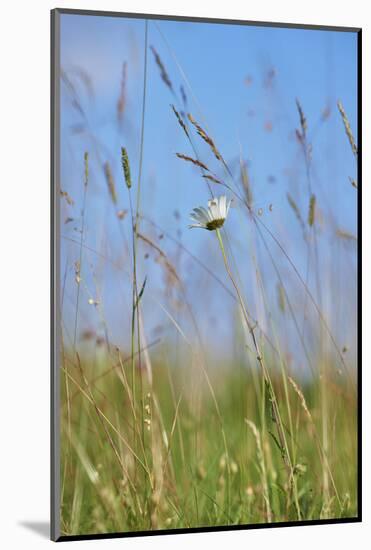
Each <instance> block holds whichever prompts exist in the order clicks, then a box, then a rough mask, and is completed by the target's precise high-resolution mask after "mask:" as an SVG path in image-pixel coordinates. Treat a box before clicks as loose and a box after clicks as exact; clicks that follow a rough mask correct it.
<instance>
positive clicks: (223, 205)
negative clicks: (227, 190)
mask: <svg viewBox="0 0 371 550" xmlns="http://www.w3.org/2000/svg"><path fill="white" fill-rule="evenodd" d="M226 202H227V197H226V196H225V195H222V196H221V197H220V198H219V211H220V216H221V217H222V218H223V219H225V217H226V215H227V209H226Z"/></svg>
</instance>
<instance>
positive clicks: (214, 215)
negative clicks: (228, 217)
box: [209, 199, 220, 220]
mask: <svg viewBox="0 0 371 550" xmlns="http://www.w3.org/2000/svg"><path fill="white" fill-rule="evenodd" d="M209 212H210V219H211V220H218V219H219V218H220V212H219V204H218V200H217V199H215V200H212V201H209Z"/></svg>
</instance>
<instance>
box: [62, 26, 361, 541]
mask: <svg viewBox="0 0 371 550" xmlns="http://www.w3.org/2000/svg"><path fill="white" fill-rule="evenodd" d="M143 43H144V59H143V74H142V80H141V86H142V106H141V120H140V125H139V128H140V129H139V139H138V143H139V148H138V150H139V154H138V155H137V156H135V155H132V154H131V152H130V147H128V146H127V144H126V142H125V140H122V137H123V135H124V136H125V132H123V135H122V132H121V130H120V132H121V133H120V139H121V140H122V142H121V143H120V146H119V147H118V148H117V151H113V152H112V157H110V160H105V161H104V162H102V158H103V157H104V154H105V151H104V149H103V148H99V145H97V144H98V143H99V140H98V139H97V137H96V136H93V135H90V136H89V137H90V143H93V144H94V147H93V152H90V151H89V152H86V153H85V154H84V157H83V158H82V159H81V173H82V177H81V182H80V183H81V189H80V190H77V189H75V190H72V191H75V192H71V189H69V190H68V192H67V191H63V192H62V193H61V195H62V198H64V199H65V204H63V208H64V209H66V216H67V217H66V218H65V219H66V220H69V222H70V221H71V220H72V221H73V222H74V223H75V217H76V215H75V214H74V215H73V214H72V212H71V210H72V209H73V208H74V201H73V199H72V198H71V196H70V193H71V195H72V196H81V197H82V198H81V206H82V208H81V211H80V215H78V216H77V221H76V228H75V229H76V230H77V231H78V233H79V235H78V237H76V238H73V235H72V236H71V235H64V237H63V239H64V240H63V242H64V243H68V245H69V246H70V248H69V250H70V253H69V254H68V255H67V259H66V266H65V268H64V269H65V271H64V283H63V292H61V296H62V298H61V308H62V311H63V307H64V301H65V300H66V299H67V298H66V296H67V297H68V296H73V297H74V299H71V300H70V301H71V303H72V304H73V306H72V310H73V316H72V322H71V318H70V317H66V319H64V318H62V322H63V326H62V327H61V330H62V333H63V346H62V349H61V361H60V362H61V411H60V425H61V463H60V469H61V515H60V522H61V532H62V533H63V534H65V535H72V534H91V533H106V532H117V531H119V532H132V531H142V530H145V531H148V530H155V529H177V528H191V527H205V526H225V525H249V524H261V523H272V522H283V521H297V520H304V521H306V520H313V519H328V518H351V517H356V516H357V513H358V510H357V502H358V495H357V391H356V387H357V379H356V368H355V367H356V365H355V364H353V363H352V361H348V357H347V351H348V348H347V346H345V345H344V344H343V343H340V342H338V341H337V334H336V333H335V328H334V326H333V324H332V323H331V316H330V315H329V312H328V309H326V304H325V299H324V296H325V295H326V294H329V295H330V296H331V297H332V294H331V288H330V286H329V285H328V279H327V274H326V272H325V269H324V268H323V266H322V263H321V261H320V250H321V247H324V248H325V250H327V249H326V246H328V245H327V244H326V243H325V244H323V243H321V239H322V238H323V231H322V228H321V226H320V216H321V215H322V216H323V215H324V214H323V212H324V210H325V207H324V205H323V204H321V195H318V194H317V189H316V188H315V182H313V181H312V180H313V177H312V171H313V154H312V147H311V143H310V133H309V130H310V120H308V118H307V116H306V114H305V110H304V107H303V106H302V105H301V103H300V102H299V101H298V100H297V102H296V108H297V111H298V115H299V117H298V124H299V126H300V129H298V130H296V136H297V141H298V146H299V148H300V149H301V151H302V153H303V156H302V162H303V166H304V171H305V175H306V183H307V188H306V190H305V192H304V191H303V197H300V199H301V200H300V201H297V200H296V199H295V198H294V197H293V196H292V194H291V193H289V192H287V191H286V190H285V189H283V190H282V195H283V201H287V202H288V206H289V207H290V209H291V210H289V209H287V211H288V213H290V214H291V215H293V219H294V221H295V222H296V225H297V229H296V231H297V232H296V235H295V239H294V238H292V239H290V234H289V235H287V234H285V233H281V232H280V231H278V228H277V227H272V225H271V224H269V222H267V221H266V219H265V218H264V216H262V214H263V208H260V207H258V206H256V205H255V202H254V200H255V194H256V190H255V189H254V188H253V184H252V182H251V180H250V176H249V173H248V166H247V163H246V161H245V160H244V159H243V157H242V153H240V154H239V158H238V170H234V169H233V167H232V166H231V163H230V162H229V161H228V159H227V157H226V156H225V155H224V153H223V152H222V151H221V150H219V148H217V147H216V145H215V143H216V142H217V140H216V138H215V139H214V136H212V135H211V132H209V130H208V129H207V130H205V129H204V128H206V125H204V123H203V122H202V126H201V125H200V123H199V122H198V120H196V118H194V116H193V115H192V114H191V113H190V112H186V108H187V99H186V96H185V91H184V88H183V86H182V88H181V90H182V93H181V96H182V103H181V102H180V101H179V100H178V98H177V95H176V92H175V84H174V83H175V78H171V79H170V76H169V72H168V71H167V68H166V67H165V64H164V62H163V60H162V58H161V56H160V50H159V48H157V47H156V48H155V47H154V46H152V45H151V46H148V22H146V23H145V27H144V39H143ZM149 50H150V51H152V53H153V58H154V62H155V64H156V66H157V67H158V70H159V72H160V78H161V79H162V81H163V83H164V84H165V87H166V88H167V89H168V91H169V92H170V93H171V96H172V101H173V102H174V103H175V105H171V106H170V107H169V110H171V109H172V111H173V113H174V114H175V118H174V128H175V131H177V132H178V131H179V133H181V135H182V138H184V146H185V147H188V148H190V149H191V151H192V156H190V155H188V154H185V153H176V155H177V157H178V158H179V170H181V169H184V170H189V169H191V168H192V169H194V172H193V173H192V177H193V178H194V179H195V180H197V181H198V182H199V184H200V185H204V186H205V188H206V189H207V190H208V192H209V196H210V197H213V196H214V195H220V193H225V194H227V195H228V196H229V197H230V198H231V199H233V202H234V206H235V210H234V214H233V215H235V216H237V214H238V216H239V217H240V219H242V220H243V223H242V224H241V230H240V232H241V234H243V231H244V230H243V229H242V228H243V227H244V226H243V224H244V223H246V224H248V228H249V240H248V241H247V240H243V255H248V256H249V257H250V258H251V263H250V266H251V272H249V273H248V274H247V275H248V277H247V278H248V280H249V281H251V282H252V281H254V292H247V291H246V288H245V286H244V285H243V284H242V281H243V280H244V279H245V273H244V269H245V268H246V263H245V262H242V261H239V258H240V257H241V254H240V255H238V251H239V248H238V246H237V245H236V241H237V239H236V235H235V234H234V233H233V231H232V230H231V229H230V226H229V225H228V219H227V220H226V222H225V224H224V225H223V227H222V228H221V229H219V228H217V229H216V231H210V232H207V233H208V238H209V243H210V244H209V245H208V246H209V247H210V248H211V247H213V251H214V254H215V256H216V255H217V256H218V260H217V261H216V262H215V263H209V262H208V259H207V256H206V255H205V258H204V257H202V256H200V255H199V253H198V251H197V249H196V247H195V248H192V247H189V246H188V245H186V244H184V242H183V241H182V238H181V231H180V230H179V229H178V230H174V231H168V230H167V229H164V228H163V227H162V220H161V217H159V218H158V217H156V215H155V214H154V215H151V216H150V217H148V215H147V214H146V213H145V212H142V198H143V193H144V192H145V191H143V184H144V182H143V164H144V162H145V150H144V136H145V131H146V101H147V99H148V98H147V86H148V63H149V59H148V51H149ZM180 73H181V76H182V80H183V83H184V84H185V85H188V84H189V81H188V79H187V78H186V75H185V73H184V71H183V69H181V70H180ZM129 75H130V64H128V63H126V62H124V64H123V72H122V80H121V87H120V90H119V98H118V102H117V114H118V116H119V120H120V128H121V127H122V126H123V125H124V122H125V117H126V116H127V112H126V108H127V105H128V104H130V102H129V98H128V91H127V86H128V79H129ZM63 78H64V82H65V83H66V86H67V92H68V93H69V94H70V96H71V97H70V99H71V102H72V105H75V108H76V103H77V104H78V105H79V106H80V107H79V112H82V111H83V112H84V113H85V111H84V110H83V108H82V106H81V105H82V102H81V101H80V99H79V97H78V93H77V90H76V87H75V86H74V85H73V83H72V81H71V80H70V78H69V76H68V75H67V74H66V73H65V72H64V73H63ZM270 78H272V77H270ZM85 80H86V79H85ZM191 95H192V93H191ZM339 110H340V116H341V119H342V121H343V123H344V127H345V137H347V138H348V140H349V143H350V145H351V148H352V152H353V153H354V155H356V151H357V148H356V144H355V141H354V137H353V134H352V132H351V129H350V124H349V120H348V118H347V116H346V114H345V110H344V108H343V107H342V105H341V103H340V102H339ZM84 117H85V114H84ZM200 141H201V142H202V143H201V145H204V146H206V147H207V148H208V149H209V152H210V153H211V154H212V157H213V159H212V162H214V164H213V165H212V171H211V165H210V164H209V160H210V157H209V156H208V155H207V154H205V158H203V157H202V156H201V155H200V154H199V153H198V150H199V146H200ZM96 147H98V152H97V151H96ZM94 156H96V160H97V162H96V164H95V165H94V163H93V162H92V159H93V158H94ZM133 158H137V160H138V166H135V163H134V161H133ZM183 161H185V162H183ZM115 164H118V165H119V166H120V169H121V172H120V173H118V174H115V171H114V165H115ZM94 166H95V169H94ZM97 166H98V167H100V170H101V174H100V176H101V178H102V179H103V181H105V185H106V186H105V188H104V193H105V195H102V198H101V202H102V205H104V207H105V205H106V202H107V203H108V204H109V206H110V207H112V204H113V207H114V210H113V214H114V216H113V217H114V218H115V222H116V223H117V224H119V228H118V229H117V226H115V228H116V229H115V231H116V237H115V238H116V241H117V242H119V249H120V252H119V253H118V254H117V255H115V250H116V249H115V247H113V246H112V247H110V244H111V243H110V235H109V231H108V227H109V223H108V222H107V225H106V226H105V225H104V224H103V235H102V237H101V242H102V246H98V244H97V245H96V246H93V245H91V243H90V242H88V241H87V236H88V235H89V232H93V231H94V228H92V224H91V223H90V224H89V223H88V222H87V215H88V213H89V195H90V194H91V193H93V192H94V188H93V190H92V185H93V184H92V182H94V178H97V177H98V175H97V174H96V173H95V172H94V170H98V169H99V168H98V169H97ZM209 166H210V168H209ZM201 177H202V178H203V179H202V178H201ZM119 182H121V184H120V183H119ZM120 185H121V188H120ZM353 187H356V185H353ZM122 190H125V203H124V206H125V207H126V208H121V206H122V204H121V203H122V202H123V199H122V197H123V194H122ZM353 191H354V193H356V190H353ZM102 193H103V190H102ZM103 197H104V198H103ZM355 200H356V199H355ZM195 206H197V205H195ZM272 208H273V207H272V205H271V204H270V206H269V207H268V209H267V210H268V212H272ZM107 212H108V216H109V217H112V210H109V209H108V207H107ZM127 213H129V214H128V215H126V214H127ZM230 215H231V214H230ZM174 217H175V219H176V221H177V222H178V221H179V219H180V214H179V213H178V214H174ZM69 222H68V226H70V223H69ZM66 223H67V222H65V224H66ZM329 226H331V231H333V233H334V235H335V238H336V239H338V240H339V242H341V243H345V245H346V247H347V248H344V254H346V258H349V256H351V258H352V261H353V259H354V254H355V251H354V248H349V247H352V246H353V244H354V242H355V241H356V236H355V235H353V234H352V233H350V232H349V231H347V230H346V229H342V228H339V227H335V224H334V223H333V222H332V225H331V224H329ZM105 230H107V231H105ZM193 231H196V232H197V231H202V230H198V229H196V230H193ZM106 233H107V234H106ZM284 236H285V238H283V237H284ZM298 239H299V240H300V247H301V248H303V249H304V251H305V258H306V262H305V267H306V269H305V272H304V273H302V270H301V268H299V267H298V266H297V265H296V260H295V256H294V254H293V251H292V249H293V247H292V246H291V244H292V242H294V240H295V242H297V240H298ZM116 241H115V242H116ZM237 244H238V245H239V243H237ZM183 257H186V259H187V261H188V262H189V263H188V264H187V265H190V266H191V268H189V269H188V271H187V270H184V268H183V269H182V266H184V262H183V263H182V258H183ZM149 263H150V264H151V266H152V268H149V267H148V264H149ZM350 264H351V262H350V261H348V260H347V268H349V272H350V277H353V278H354V277H355V271H354V270H352V268H351V265H350ZM143 265H146V266H147V267H146V268H145V269H143ZM267 265H269V268H270V270H271V271H269V273H270V277H272V278H273V289H274V292H273V295H272V292H271V291H270V287H269V285H268V284H267V276H266V270H267ZM155 269H157V270H158V271H159V272H160V274H161V276H162V283H163V287H164V289H163V290H164V291H163V292H162V293H159V292H156V291H155V290H154V287H151V282H152V281H151V277H152V274H153V273H154V270H155ZM71 270H73V272H74V277H73V278H71V277H68V273H69V271H71ZM109 270H115V272H116V273H118V274H119V278H120V280H124V281H125V284H126V287H129V288H130V292H129V293H127V292H126V302H125V307H126V309H125V311H124V316H125V318H127V319H130V321H129V322H128V323H127V325H126V327H127V328H128V332H127V334H126V335H125V338H124V339H123V340H124V343H120V345H117V344H116V343H115V341H114V339H112V337H111V335H110V330H109V325H110V323H109V320H108V319H107V317H108V316H109V314H110V312H111V313H112V309H113V310H114V312H115V310H116V308H118V307H119V306H118V305H117V306H116V305H114V306H113V308H112V304H111V306H110V308H108V306H107V307H106V304H105V303H104V301H103V299H102V294H103V292H102V286H103V284H104V281H105V276H106V274H107V272H108V271H109ZM193 270H198V272H199V273H202V276H203V278H204V279H203V280H204V283H203V285H201V284H199V283H197V285H198V286H199V290H200V292H201V294H202V293H205V296H206V293H207V292H208V291H209V290H210V289H211V291H212V292H214V293H216V294H217V295H218V296H219V295H220V294H221V295H222V296H223V298H224V299H225V300H226V301H227V303H228V304H229V306H228V307H230V309H229V313H228V314H227V313H226V314H225V317H222V318H221V319H219V322H221V323H225V324H228V323H232V331H231V332H232V335H233V348H234V349H235V350H237V351H236V353H233V354H232V353H231V356H230V358H225V357H224V356H221V357H220V358H218V356H217V354H215V353H213V349H212V348H213V346H212V344H211V343H210V344H209V343H208V341H207V337H205V334H204V333H203V328H204V325H203V324H202V323H201V322H200V319H199V316H198V314H197V303H196V302H197V296H196V299H195V298H194V296H193V295H192V292H190V290H189V286H190V279H189V274H190V273H191V275H192V274H193ZM153 277H154V276H153ZM157 277H158V273H157ZM311 277H312V279H311ZM313 281H314V284H313ZM311 283H312V284H311ZM271 286H272V284H271ZM119 292H120V287H119V285H117V286H113V287H112V288H111V294H112V296H113V297H114V300H115V304H116V303H117V304H119V303H122V302H120V298H121V297H120V295H119ZM123 292H124V291H123ZM340 299H341V298H340ZM346 299H349V300H350V301H351V300H352V299H353V298H352V295H350V297H345V296H344V300H346ZM198 300H199V301H201V302H202V307H203V308H207V307H208V301H207V298H204V299H203V296H202V295H201V298H200V296H198ZM274 301H276V302H277V303H276V304H274V303H273V302H274ZM83 304H84V307H86V304H88V307H90V308H91V310H93V311H94V312H95V313H96V318H97V319H98V321H97V325H96V327H94V328H91V323H90V324H89V323H88V322H87V317H86V316H84V315H83V313H82V311H83V310H84V308H83V307H82V305H83ZM353 305H354V304H353ZM70 307H71V305H70ZM226 310H227V308H226ZM107 311H108V313H107ZM154 312H155V313H156V315H157V316H158V318H159V319H160V318H161V319H162V323H164V321H163V319H166V323H167V326H168V327H170V329H171V336H167V335H166V333H165V334H163V333H162V332H161V327H160V328H159V330H160V332H159V335H157V336H156V337H153V331H150V330H148V328H147V327H148V325H149V324H150V321H149V318H150V317H151V316H153V313H154ZM147 316H148V319H147ZM344 322H345V323H346V322H347V320H346V319H344ZM71 323H72V326H69V324H70V325H71ZM89 327H90V328H89ZM285 331H287V333H290V334H294V335H295V345H294V346H292V345H291V347H290V344H291V342H292V340H293V339H294V338H289V337H287V338H285V337H284V336H285ZM168 334H169V333H168ZM349 344H350V345H352V344H354V343H353V342H350V343H349ZM301 361H304V362H305V364H306V366H307V371H306V372H305V373H303V372H302V371H300V369H299V368H298V363H299V362H301Z"/></svg>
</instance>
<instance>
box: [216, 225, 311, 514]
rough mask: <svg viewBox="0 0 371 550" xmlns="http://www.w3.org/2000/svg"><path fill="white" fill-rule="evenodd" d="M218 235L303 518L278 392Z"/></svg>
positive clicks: (296, 501)
mask: <svg viewBox="0 0 371 550" xmlns="http://www.w3.org/2000/svg"><path fill="white" fill-rule="evenodd" d="M216 235H217V237H218V242H219V246H220V250H221V252H222V256H223V261H224V265H225V268H226V271H227V273H228V276H229V278H230V280H231V283H232V285H233V287H234V289H235V291H236V294H237V296H238V300H239V303H240V306H241V310H242V314H243V316H244V319H245V322H246V325H247V327H248V330H249V332H250V334H251V338H252V341H253V345H254V348H255V351H256V359H257V361H258V363H259V365H260V367H261V369H262V373H263V378H264V382H265V385H266V388H267V390H268V398H269V400H270V402H271V406H272V417H273V421H274V422H275V424H276V428H277V435H278V441H279V444H280V448H281V453H282V458H283V461H284V463H285V466H286V470H287V474H288V478H289V486H290V487H292V489H293V493H294V501H295V508H296V513H297V516H298V519H299V520H300V519H301V512H300V506H299V499H298V492H297V485H296V479H295V475H294V469H293V466H292V462H291V458H290V452H289V448H288V444H287V440H286V436H285V431H284V426H283V423H282V419H281V415H280V412H279V407H278V403H277V399H276V394H275V391H274V388H273V384H272V381H271V379H270V376H269V372H268V370H267V368H266V366H265V363H264V360H263V356H262V354H261V352H260V347H259V344H258V341H257V339H256V336H255V327H253V326H252V325H251V323H250V320H249V317H248V314H247V310H246V306H245V303H244V301H243V298H242V295H241V293H240V290H239V288H238V285H237V284H236V282H235V279H234V277H233V274H232V272H231V270H230V267H229V263H228V258H227V255H226V252H225V248H224V244H223V239H222V235H221V232H220V229H216Z"/></svg>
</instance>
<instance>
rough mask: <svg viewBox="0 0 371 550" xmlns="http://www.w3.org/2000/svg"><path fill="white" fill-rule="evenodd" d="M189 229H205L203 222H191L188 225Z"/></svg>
mask: <svg viewBox="0 0 371 550" xmlns="http://www.w3.org/2000/svg"><path fill="white" fill-rule="evenodd" d="M188 227H189V229H192V228H193V227H196V228H197V227H199V228H200V229H206V226H205V225H204V224H201V223H192V224H191V225H189V226H188Z"/></svg>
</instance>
